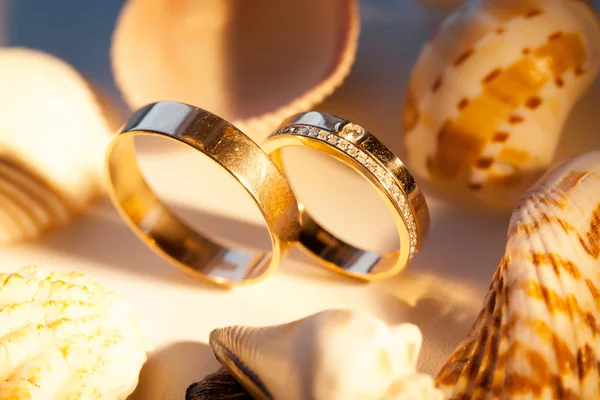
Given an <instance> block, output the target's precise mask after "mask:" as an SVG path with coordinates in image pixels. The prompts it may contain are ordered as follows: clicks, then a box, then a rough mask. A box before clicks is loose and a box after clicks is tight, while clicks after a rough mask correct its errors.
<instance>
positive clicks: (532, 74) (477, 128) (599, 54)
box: [403, 0, 600, 209]
mask: <svg viewBox="0 0 600 400" xmlns="http://www.w3.org/2000/svg"><path fill="white" fill-rule="evenodd" d="M599 68H600V23H599V21H598V18H597V15H596V13H595V11H594V10H593V9H592V7H591V6H590V5H589V4H588V3H587V2H585V1H581V0H472V1H469V2H468V3H466V4H464V5H463V6H461V7H460V8H459V9H458V10H457V11H456V12H455V13H453V14H452V15H451V16H450V17H448V19H447V20H446V21H445V22H444V23H443V24H442V26H441V28H440V30H439V32H438V34H437V35H436V36H435V37H434V38H433V40H431V42H429V43H428V44H427V45H426V46H425V47H424V48H423V50H422V51H421V54H420V56H419V58H418V60H417V62H416V65H415V67H414V69H413V72H412V75H411V78H410V83H409V88H408V93H407V96H406V102H405V109H404V136H403V140H404V147H405V150H406V155H405V157H404V158H405V160H406V161H407V164H409V165H410V167H411V171H413V172H414V173H415V174H416V175H418V176H420V177H421V178H422V179H424V180H425V181H427V180H429V181H433V182H436V185H434V186H436V187H437V189H441V190H442V191H444V192H445V194H446V195H448V193H450V194H454V195H455V196H456V197H459V198H460V197H462V198H463V199H469V198H471V199H479V200H483V202H484V203H488V204H491V205H494V206H496V207H500V208H506V209H511V208H513V207H514V205H515V203H516V202H517V200H518V199H519V197H520V196H521V195H522V194H523V193H524V192H525V191H526V190H527V188H528V187H529V186H531V185H532V184H533V183H534V182H535V181H536V180H537V179H538V178H539V177H540V176H541V175H542V174H543V173H544V172H545V171H546V170H547V168H548V167H549V165H550V164H551V163H552V160H553V158H554V156H555V152H556V150H557V146H558V143H559V139H560V136H561V132H562V130H563V126H564V124H565V121H566V119H567V117H568V115H569V113H570V111H571V109H572V107H573V105H574V104H575V103H576V102H577V100H578V99H579V98H580V97H581V96H582V94H583V93H585V92H586V91H587V89H588V88H589V87H590V86H591V84H592V83H593V81H594V79H595V78H596V76H597V74H598V70H599ZM453 192H454V193H453Z"/></svg>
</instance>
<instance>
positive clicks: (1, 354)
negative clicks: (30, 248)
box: [0, 267, 148, 400]
mask: <svg viewBox="0 0 600 400" xmlns="http://www.w3.org/2000/svg"><path fill="white" fill-rule="evenodd" d="M147 351H148V342H147V339H146V337H145V334H144V333H143V332H142V329H141V328H140V324H139V322H138V320H137V317H136V316H135V313H134V310H133V308H132V307H131V306H130V305H129V304H128V303H126V302H125V301H124V300H122V299H120V298H119V297H117V296H116V295H115V294H114V293H112V292H110V291H108V290H106V289H104V288H103V287H101V286H100V285H99V284H97V283H95V282H94V281H92V280H90V279H88V278H86V277H85V276H83V275H81V274H78V273H51V272H48V271H45V270H43V269H40V268H37V267H27V268H24V269H22V270H20V271H19V272H17V273H14V274H0V399H80V400H85V399H101V398H102V399H125V398H126V397H127V396H128V395H129V394H130V393H131V392H132V391H133V389H134V388H135V386H136V385H137V381H138V375H139V372H140V369H141V367H142V365H143V364H144V362H145V361H146V352H147Z"/></svg>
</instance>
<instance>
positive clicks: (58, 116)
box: [0, 48, 111, 245]
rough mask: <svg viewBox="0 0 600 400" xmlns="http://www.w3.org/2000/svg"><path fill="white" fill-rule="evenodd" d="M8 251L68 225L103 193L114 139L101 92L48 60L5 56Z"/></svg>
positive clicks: (2, 222) (2, 211)
mask: <svg viewBox="0 0 600 400" xmlns="http://www.w3.org/2000/svg"><path fill="white" fill-rule="evenodd" d="M0 88H2V95H1V96H0V245H2V244H8V243H13V242H17V241H20V240H25V239H32V238H35V237H37V236H39V235H40V234H41V233H42V232H44V231H47V230H49V229H51V228H53V227H56V226H60V225H64V224H66V223H67V222H69V221H70V220H71V219H72V217H73V216H74V215H76V214H78V213H80V212H81V211H82V210H83V209H84V208H85V207H86V206H87V205H88V204H89V203H90V201H92V199H94V198H95V197H96V195H97V194H98V193H99V192H100V191H101V188H102V179H103V178H102V176H103V175H102V165H103V157H104V150H105V148H106V145H107V144H108V142H109V140H110V137H111V134H110V130H109V128H108V126H107V122H106V120H105V118H104V116H103V114H102V110H101V109H100V107H99V106H98V104H97V102H96V99H95V97H94V94H93V92H92V91H91V89H90V88H89V87H88V85H87V83H86V82H85V81H84V80H83V78H82V77H81V76H80V75H79V74H78V73H77V72H76V71H75V70H74V69H73V68H72V67H71V66H69V65H67V64H66V63H64V62H63V61H61V60H59V59H57V58H54V57H53V56H50V55H48V54H45V53H42V52H39V51H34V50H28V49H20V48H3V49H0Z"/></svg>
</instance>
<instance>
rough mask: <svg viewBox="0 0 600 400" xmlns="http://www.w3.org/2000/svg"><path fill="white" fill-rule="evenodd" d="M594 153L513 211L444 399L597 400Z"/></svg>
mask: <svg viewBox="0 0 600 400" xmlns="http://www.w3.org/2000/svg"><path fill="white" fill-rule="evenodd" d="M599 321H600V152H592V153H587V154H585V155H582V156H580V157H578V158H575V159H572V160H569V161H567V162H565V163H563V164H561V165H559V166H558V167H556V168H555V169H554V170H552V171H551V172H549V173H548V174H547V175H546V176H545V177H543V178H542V179H541V180H540V181H539V182H538V183H537V184H536V185H535V186H534V187H533V188H532V190H531V191H530V192H529V193H528V194H526V195H525V196H524V197H523V198H522V199H521V201H520V202H519V204H518V206H517V208H516V210H515V211H514V214H513V216H512V219H511V222H510V227H509V231H508V243H507V245H506V252H505V255H504V257H503V258H502V260H501V261H500V264H499V266H498V269H497V271H496V274H495V276H494V279H493V281H492V283H491V286H490V291H489V293H488V295H487V297H486V300H485V302H484V306H483V310H482V311H481V313H480V315H479V317H478V318H477V320H476V322H475V323H474V325H473V327H472V328H471V330H470V332H469V333H468V335H467V336H466V338H465V339H464V341H463V343H461V345H460V346H459V347H458V348H457V349H456V350H455V352H454V353H453V355H452V356H451V357H450V359H449V360H448V362H447V363H446V364H445V365H444V367H443V368H442V369H441V371H440V373H439V376H438V377H437V383H438V384H439V386H440V387H441V388H442V389H443V390H444V392H445V393H446V394H447V395H448V396H449V397H450V398H451V399H532V400H533V399H599V398H600V363H599V362H600V330H599V329H598V322H599Z"/></svg>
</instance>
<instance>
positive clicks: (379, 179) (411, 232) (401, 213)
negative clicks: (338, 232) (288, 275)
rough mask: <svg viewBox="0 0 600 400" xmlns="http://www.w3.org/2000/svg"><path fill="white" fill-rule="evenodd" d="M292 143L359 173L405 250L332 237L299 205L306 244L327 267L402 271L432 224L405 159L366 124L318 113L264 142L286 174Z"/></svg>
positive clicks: (369, 272) (350, 271)
mask: <svg viewBox="0 0 600 400" xmlns="http://www.w3.org/2000/svg"><path fill="white" fill-rule="evenodd" d="M288 146H306V147H309V148H313V149H316V150H319V151H322V152H324V153H326V154H328V155H330V156H332V157H334V158H336V159H337V160H339V161H342V162H343V163H344V164H346V165H348V166H350V167H352V168H353V169H354V170H355V171H357V172H358V173H360V174H361V175H362V176H363V177H364V178H366V179H367V180H368V181H369V182H370V183H371V184H372V185H373V186H374V187H375V188H376V189H377V191H378V192H379V193H380V194H381V195H382V196H383V198H384V199H385V200H386V203H387V204H388V206H389V208H390V209H391V210H392V213H393V215H394V218H395V222H396V226H397V228H398V234H399V237H400V249H399V250H398V251H395V252H392V253H388V254H379V253H376V252H373V251H368V250H363V249H359V248H357V247H354V246H352V245H351V244H349V243H346V242H344V241H343V240H341V239H339V238H337V237H335V236H334V235H332V234H331V233H330V232H328V231H327V230H326V229H324V228H323V227H322V226H321V225H319V224H318V223H317V222H316V221H315V220H314V219H313V218H312V217H311V216H310V214H308V212H307V210H306V208H305V206H304V205H303V204H299V209H300V220H301V225H302V233H301V234H300V245H301V246H302V248H304V249H305V250H306V251H308V253H309V254H311V255H313V256H315V257H316V258H317V259H318V260H319V261H320V262H321V263H322V264H323V265H325V266H327V267H329V268H331V269H333V270H335V271H337V272H340V273H342V274H344V275H348V276H352V277H356V278H359V279H363V280H374V279H380V278H385V277H388V276H391V275H394V274H396V273H398V272H400V271H402V270H403V269H404V268H405V267H406V265H407V264H408V263H409V262H410V261H411V260H412V258H413V257H414V256H415V254H416V253H417V252H418V250H419V248H420V245H421V242H422V240H423V239H424V238H425V236H426V234H427V229H428V227H429V211H428V209H427V203H426V201H425V197H424V196H423V193H422V192H421V190H420V189H419V186H418V185H417V183H416V182H415V179H414V178H413V177H412V175H411V174H410V173H409V171H408V169H407V168H406V167H405V166H404V164H403V163H402V161H400V159H399V158H398V157H396V156H395V155H394V154H393V153H392V152H391V151H390V150H389V149H388V148H387V147H386V146H385V145H383V144H382V143H381V142H380V141H379V140H378V139H377V138H376V137H375V136H373V135H372V134H371V133H369V132H367V131H365V130H364V129H363V128H362V127H360V126H358V125H355V124H352V123H350V121H348V120H346V119H343V118H340V117H336V116H334V115H330V114H325V113H321V112H316V111H311V112H306V113H301V114H298V115H295V116H293V117H290V118H288V119H287V120H286V121H285V122H284V123H283V124H281V126H280V127H279V129H278V130H277V131H275V132H274V133H272V134H271V135H270V136H269V137H268V138H267V140H266V141H265V142H264V143H263V146H262V147H263V149H264V150H265V151H266V152H267V154H269V155H270V156H271V158H272V159H273V160H274V161H275V163H276V164H277V165H278V166H279V168H281V170H282V171H284V173H285V170H284V167H283V159H282V154H281V149H282V148H283V147H288Z"/></svg>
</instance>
